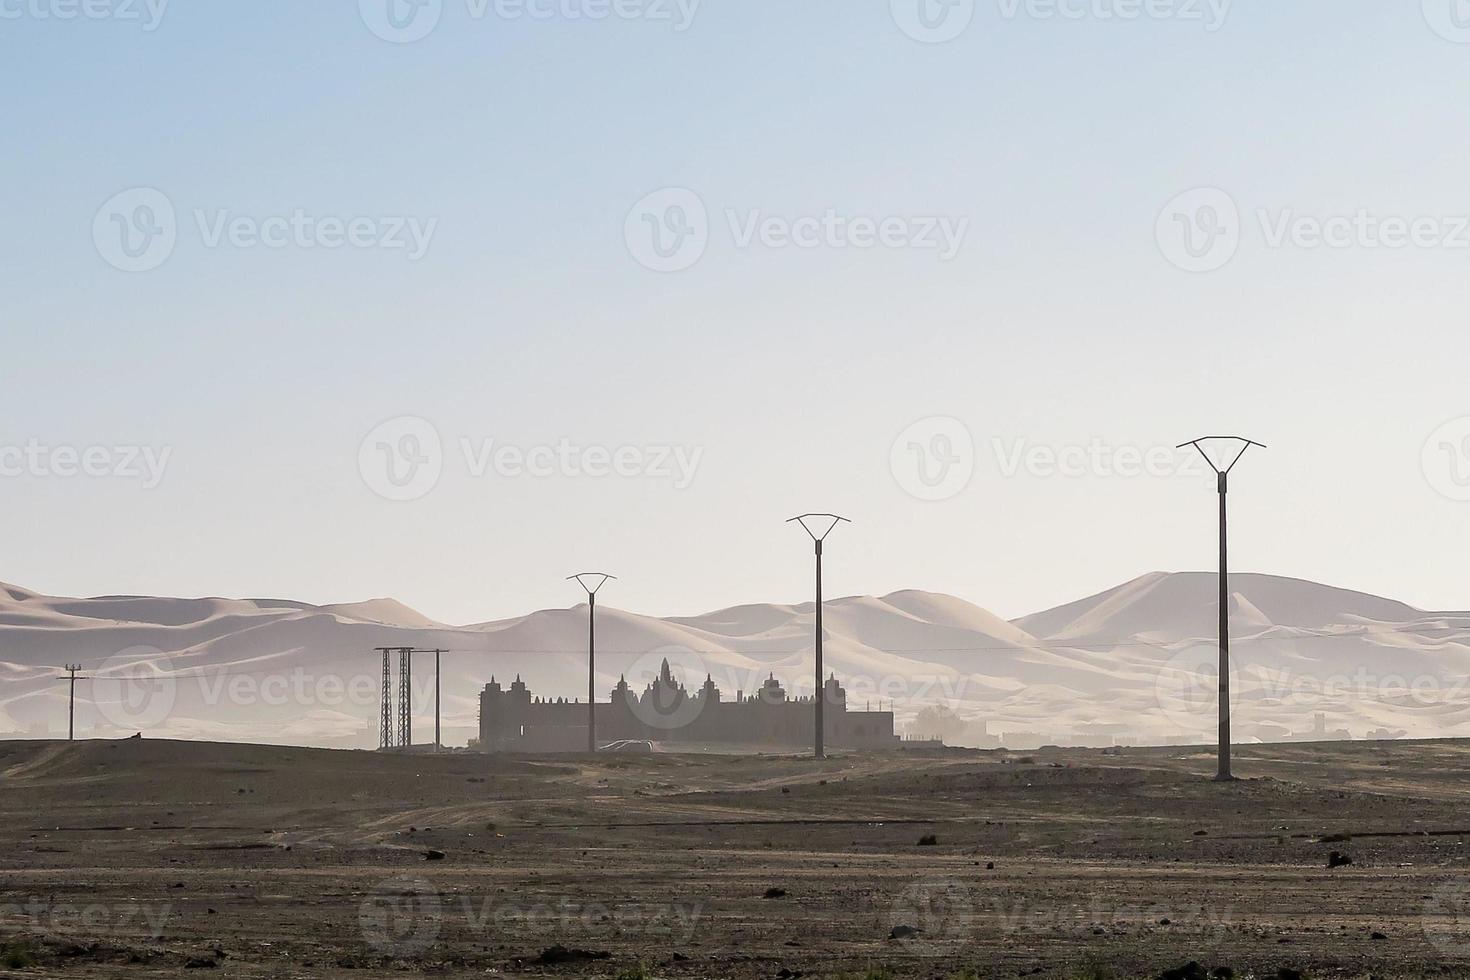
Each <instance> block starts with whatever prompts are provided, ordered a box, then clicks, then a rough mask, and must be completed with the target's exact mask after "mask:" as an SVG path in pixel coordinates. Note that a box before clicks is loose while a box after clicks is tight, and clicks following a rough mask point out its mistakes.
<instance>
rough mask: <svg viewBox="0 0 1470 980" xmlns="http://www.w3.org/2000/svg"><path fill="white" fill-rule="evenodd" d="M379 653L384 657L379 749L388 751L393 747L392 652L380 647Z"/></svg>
mask: <svg viewBox="0 0 1470 980" xmlns="http://www.w3.org/2000/svg"><path fill="white" fill-rule="evenodd" d="M378 652H380V653H381V654H382V655H383V705H382V719H381V723H380V725H379V727H378V748H380V749H388V748H392V747H393V681H392V674H391V673H390V672H389V662H388V654H389V653H390V652H392V651H391V650H390V649H389V648H388V647H379V648H378Z"/></svg>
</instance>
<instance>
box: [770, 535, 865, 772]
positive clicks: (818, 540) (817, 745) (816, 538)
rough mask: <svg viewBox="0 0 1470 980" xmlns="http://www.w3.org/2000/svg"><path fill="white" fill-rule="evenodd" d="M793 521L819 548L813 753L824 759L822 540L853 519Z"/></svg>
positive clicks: (816, 756) (815, 756)
mask: <svg viewBox="0 0 1470 980" xmlns="http://www.w3.org/2000/svg"><path fill="white" fill-rule="evenodd" d="M793 522H794V523H796V524H800V525H801V529H802V530H803V531H805V532H806V533H807V534H809V535H810V536H811V539H812V542H813V543H814V544H815V545H816V549H817V625H816V648H817V669H816V678H817V691H816V695H817V696H816V704H815V707H816V712H817V718H816V730H817V734H816V740H815V742H814V743H813V751H812V754H813V757H814V758H817V759H823V758H826V753H825V751H824V750H823V744H822V743H823V741H824V739H823V735H824V729H823V727H822V726H823V723H824V722H823V718H824V714H823V712H822V702H823V701H824V700H825V699H826V691H825V690H823V687H822V542H823V541H825V540H826V539H827V535H829V534H831V533H832V531H833V529H834V528H836V527H837V525H838V524H851V523H852V521H849V520H848V519H847V518H845V517H838V516H837V515H836V514H802V515H801V516H800V517H793V518H791V520H789V521H787V522H786V523H787V524H791V523H793ZM823 524H826V529H825V530H822V525H823ZM813 528H816V529H817V530H821V533H820V534H818V533H817V531H816V530H813Z"/></svg>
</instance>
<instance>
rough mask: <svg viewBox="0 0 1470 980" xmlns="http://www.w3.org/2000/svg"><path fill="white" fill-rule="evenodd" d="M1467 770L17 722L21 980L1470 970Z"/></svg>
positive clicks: (1264, 751)
mask: <svg viewBox="0 0 1470 980" xmlns="http://www.w3.org/2000/svg"><path fill="white" fill-rule="evenodd" d="M1467 766H1470V744H1467V743H1460V742H1412V743H1411V742H1391V743H1361V742H1360V743H1334V744H1323V745H1290V746H1252V747H1247V748H1240V749H1238V750H1237V758H1236V769H1237V773H1238V775H1240V776H1242V777H1244V778H1243V779H1241V780H1240V781H1238V782H1235V783H1229V784H1217V783H1215V782H1213V781H1212V780H1211V779H1209V778H1208V777H1209V775H1211V774H1213V771H1214V760H1213V756H1212V755H1211V754H1209V753H1206V752H1202V751H1199V750H1194V749H1178V748H1171V749H1128V750H1106V751H1099V750H1043V751H1040V752H1035V753H1025V754H1021V753H1010V754H1007V753H1004V752H976V751H969V750H922V751H914V752H894V753H891V754H878V755H861V756H857V755H843V756H840V757H837V758H833V759H830V760H827V761H825V762H820V763H819V762H814V761H811V760H807V759H798V758H789V757H787V758H780V757H754V756H741V757H721V756H714V755H672V754H658V755H653V756H633V755H610V756H600V757H598V758H596V759H594V758H591V757H585V756H582V757H579V756H567V757H559V758H542V759H528V758H494V757H487V756H471V755H463V754H458V755H443V756H392V755H380V754H376V753H364V752H333V751H326V750H314V749H293V748H275V747H262V746H245V745H216V744H207V743H188V742H162V741H149V740H132V741H124V742H79V743H76V744H73V745H68V744H66V743H56V742H0V975H9V974H10V973H14V974H15V975H19V976H33V975H34V976H39V975H45V976H56V977H73V976H74V977H119V976H123V977H154V976H178V975H180V972H181V971H184V970H191V969H199V970H214V971H216V972H215V975H221V976H238V977H250V978H254V977H316V976H330V977H359V978H369V977H388V976H394V977H399V976H405V975H418V974H430V975H439V976H458V975H465V976H468V975H478V976H496V975H499V976H511V977H519V976H604V977H627V978H637V977H667V978H686V977H687V978H706V977H711V978H712V977H732V978H746V977H763V978H779V977H786V978H790V977H792V976H794V975H803V976H807V977H827V976H850V977H854V978H880V977H887V976H892V977H925V978H931V977H932V978H947V977H967V976H971V975H973V976H977V977H992V976H996V977H1013V976H1042V977H1049V976H1055V977H1079V978H1101V977H1108V976H1116V977H1132V976H1142V977H1154V976H1160V975H1162V974H1164V973H1165V971H1169V970H1179V969H1181V968H1184V967H1186V965H1187V964H1195V966H1193V967H1191V968H1189V969H1188V970H1186V971H1184V972H1182V973H1175V974H1174V976H1176V977H1179V978H1180V980H1203V978H1206V977H1209V976H1211V975H1214V976H1220V977H1223V976H1226V975H1227V974H1226V973H1225V972H1223V971H1227V970H1228V971H1231V974H1230V975H1233V976H1235V977H1242V978H1243V977H1248V976H1256V977H1282V978H1289V977H1293V976H1296V975H1298V974H1300V975H1303V976H1307V977H1338V976H1342V977H1347V976H1364V977H1367V976H1375V977H1411V976H1412V977H1419V976H1470V851H1467V848H1466V845H1465V835H1466V834H1470V809H1467V808H1466V807H1465V806H1464V805H1463V800H1464V798H1465V796H1466V792H1467V789H1470V777H1467V775H1466V771H1467ZM1333 852H1337V854H1338V860H1339V862H1341V861H1343V860H1344V859H1347V858H1350V859H1351V863H1350V864H1347V863H1343V864H1341V865H1340V866H1338V867H1335V868H1329V866H1328V865H1329V859H1330V856H1331V855H1332V853H1333Z"/></svg>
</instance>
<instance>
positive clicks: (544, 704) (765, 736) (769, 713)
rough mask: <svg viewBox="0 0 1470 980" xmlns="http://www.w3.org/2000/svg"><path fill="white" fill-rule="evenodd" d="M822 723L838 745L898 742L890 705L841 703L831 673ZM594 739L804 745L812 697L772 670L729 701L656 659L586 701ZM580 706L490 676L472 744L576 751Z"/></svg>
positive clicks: (582, 733)
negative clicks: (643, 671) (650, 669)
mask: <svg viewBox="0 0 1470 980" xmlns="http://www.w3.org/2000/svg"><path fill="white" fill-rule="evenodd" d="M822 696H823V698H824V699H825V705H824V710H823V719H822V720H823V726H822V727H823V728H824V729H825V741H826V743H827V744H828V745H830V746H833V747H840V748H892V747H895V746H897V745H898V742H899V739H898V736H896V735H895V734H894V731H893V712H891V711H849V710H848V708H847V692H846V691H845V690H843V688H842V685H840V684H838V683H837V678H836V677H835V676H834V677H831V678H829V679H828V680H827V682H826V684H824V685H823V686H822ZM593 710H594V711H595V712H596V719H597V741H598V744H599V745H607V744H608V743H609V742H616V741H623V740H635V741H650V742H688V743H724V744H731V745H753V746H755V745H758V746H770V747H773V748H775V747H787V748H794V749H795V748H807V747H810V746H811V744H812V735H813V730H814V728H815V725H816V721H815V717H814V716H815V712H816V699H815V698H788V697H787V696H786V691H785V689H784V688H782V687H781V683H780V681H778V680H776V677H775V675H774V674H772V675H771V676H770V677H768V678H767V679H766V681H765V682H764V683H763V684H762V685H761V687H760V689H759V690H758V691H757V692H756V693H755V694H752V695H749V696H747V695H745V694H744V693H743V692H741V693H740V694H737V696H736V698H735V699H734V700H733V701H726V700H724V699H722V698H721V696H720V689H719V688H718V687H716V686H715V682H714V679H713V678H711V677H709V676H706V677H705V679H704V684H703V685H702V686H701V687H700V688H699V690H697V691H694V692H692V693H691V692H690V691H688V690H686V689H685V687H684V685H683V684H681V683H680V682H679V681H678V680H676V679H675V678H674V676H673V673H672V671H671V670H670V668H669V662H668V660H665V661H664V662H663V665H662V666H661V667H660V669H659V675H658V677H657V678H656V679H655V680H654V681H653V683H652V684H649V685H648V687H647V688H645V689H644V690H643V692H642V693H641V694H637V693H634V691H633V689H632V688H630V687H629V686H628V682H627V679H626V678H620V679H619V680H618V686H617V687H615V688H613V691H612V700H611V701H610V702H607V703H602V702H599V703H598V704H597V705H596V706H595V707H594V709H593ZM586 749H587V706H586V705H585V704H582V703H580V702H578V701H568V700H566V699H564V698H558V699H557V700H555V701H552V700H546V699H544V698H534V697H532V696H531V692H530V690H529V689H527V687H526V685H525V683H524V682H522V680H521V679H520V677H519V676H518V677H516V679H515V681H514V682H513V683H512V684H511V685H510V687H509V688H502V687H501V686H500V684H498V683H497V682H496V681H495V679H494V678H493V677H492V678H491V679H490V683H489V684H486V685H485V690H484V691H482V692H481V693H480V751H482V752H584V751H586Z"/></svg>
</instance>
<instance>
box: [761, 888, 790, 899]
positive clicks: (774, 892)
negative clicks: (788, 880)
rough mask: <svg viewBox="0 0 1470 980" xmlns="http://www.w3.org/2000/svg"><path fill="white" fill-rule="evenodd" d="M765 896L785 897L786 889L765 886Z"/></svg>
mask: <svg viewBox="0 0 1470 980" xmlns="http://www.w3.org/2000/svg"><path fill="white" fill-rule="evenodd" d="M765 897H766V898H785V897H786V889H784V888H767V889H766V895H765Z"/></svg>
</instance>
